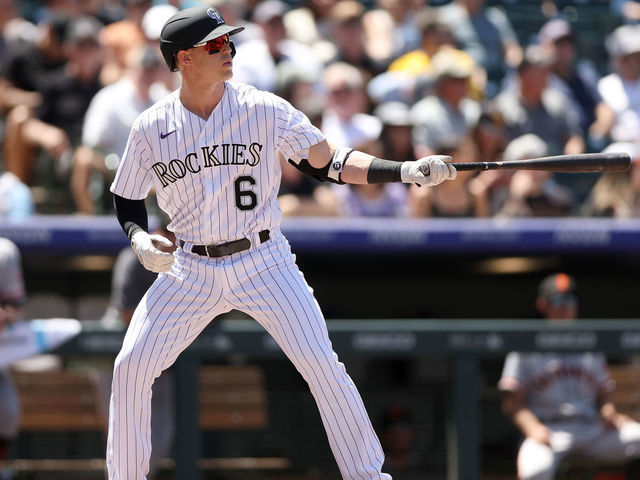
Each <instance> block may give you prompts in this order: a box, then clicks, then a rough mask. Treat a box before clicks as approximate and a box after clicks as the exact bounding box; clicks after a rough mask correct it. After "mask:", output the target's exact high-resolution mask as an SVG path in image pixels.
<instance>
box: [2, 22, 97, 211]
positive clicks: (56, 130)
mask: <svg viewBox="0 0 640 480" xmlns="http://www.w3.org/2000/svg"><path fill="white" fill-rule="evenodd" d="M101 28H102V25H101V24H100V23H99V22H98V21H97V20H95V19H94V18H92V17H85V16H81V17H75V18H74V19H73V20H72V21H71V23H70V24H69V27H68V29H67V32H66V39H65V41H64V46H63V48H64V51H65V55H66V57H67V58H68V61H67V63H66V64H65V66H64V68H63V69H61V70H60V71H59V72H57V73H56V74H55V75H51V77H50V78H49V80H48V82H47V85H46V86H45V87H43V90H42V103H41V104H40V105H39V107H38V109H37V111H36V112H35V115H31V114H30V113H28V112H27V114H25V116H24V117H23V118H20V119H17V118H15V117H13V118H12V120H13V122H12V123H11V124H7V131H6V136H5V141H6V147H7V150H6V151H10V152H11V155H9V156H7V157H6V158H5V160H6V165H7V170H8V171H11V172H13V173H15V174H16V176H18V178H20V179H22V180H23V181H24V182H25V183H27V184H28V185H31V184H32V183H30V182H32V181H33V178H31V174H32V169H33V168H32V167H33V163H34V161H35V154H36V152H37V151H38V150H42V151H44V152H45V153H46V154H47V155H48V156H49V158H51V159H53V160H54V163H55V167H56V169H55V170H56V171H57V172H58V173H60V174H61V176H62V177H63V178H62V180H63V181H64V182H65V183H66V180H67V179H66V178H64V175H66V174H67V173H68V169H69V168H70V167H71V161H72V155H73V149H74V148H75V147H76V146H78V145H79V143H80V138H81V134H82V123H83V119H84V114H85V112H86V110H87V108H88V106H89V103H90V102H91V99H92V98H93V96H94V95H95V94H96V93H97V92H98V90H99V89H100V87H101V84H100V81H99V72H100V68H101V66H102V58H103V57H102V51H101V49H100V46H99V44H98V41H97V38H98V35H99V33H100V30H101ZM63 191H64V192H68V187H66V186H65V188H64V189H63ZM65 201H66V199H65ZM49 205H50V206H53V205H52V204H51V203H50V202H49ZM57 207H61V208H63V209H69V208H71V206H70V205H68V204H60V205H57Z"/></svg>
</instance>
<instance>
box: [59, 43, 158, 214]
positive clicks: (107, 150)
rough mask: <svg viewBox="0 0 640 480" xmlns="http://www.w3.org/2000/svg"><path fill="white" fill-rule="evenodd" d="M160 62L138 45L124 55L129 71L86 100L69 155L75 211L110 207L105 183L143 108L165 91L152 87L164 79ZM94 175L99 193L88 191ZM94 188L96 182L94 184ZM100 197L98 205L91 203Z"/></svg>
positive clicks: (153, 52)
mask: <svg viewBox="0 0 640 480" xmlns="http://www.w3.org/2000/svg"><path fill="white" fill-rule="evenodd" d="M164 66H165V64H164V61H163V59H162V57H161V56H160V52H159V51H158V50H157V49H155V48H152V47H150V46H149V47H139V48H138V49H136V50H132V51H131V52H130V54H129V68H128V72H127V73H126V74H125V76H124V77H123V78H122V79H120V80H118V81H117V82H116V83H113V84H111V85H107V86H106V87H104V88H102V89H101V90H100V91H99V92H98V93H97V94H96V95H95V96H94V97H93V99H92V100H91V104H90V105H89V108H88V109H87V113H86V116H85V118H84V125H83V130H82V145H81V146H79V147H78V148H77V149H76V151H75V153H74V163H73V170H72V175H71V189H72V193H73V198H74V201H75V204H76V209H77V211H78V212H80V213H86V214H93V213H96V210H98V211H99V212H100V213H104V210H105V209H106V210H107V211H109V210H110V209H111V205H112V200H111V194H110V193H109V194H107V195H105V196H102V195H103V194H104V193H105V192H108V188H106V185H107V184H109V183H111V181H112V180H113V175H112V174H113V172H115V170H116V169H117V167H118V165H119V163H120V155H122V153H123V152H124V148H125V146H126V143H127V139H128V138H129V132H130V130H131V126H132V125H133V123H134V121H135V120H136V118H137V117H138V115H140V114H141V113H142V112H143V111H144V110H146V109H147V108H148V107H150V106H151V105H152V104H154V103H155V102H156V101H158V100H160V99H161V98H162V97H164V96H165V95H166V94H167V93H168V91H167V90H166V89H163V88H156V89H153V88H152V87H153V86H154V85H155V83H156V81H157V80H158V79H160V78H162V76H163V72H164V70H165V68H164ZM93 173H99V174H100V175H99V177H100V178H99V179H98V180H100V179H102V180H103V181H102V182H99V185H96V186H97V190H98V191H93V192H92V191H91V189H90V187H91V179H92V174H93ZM94 184H95V182H94ZM100 199H102V202H101V204H99V205H96V201H97V200H100Z"/></svg>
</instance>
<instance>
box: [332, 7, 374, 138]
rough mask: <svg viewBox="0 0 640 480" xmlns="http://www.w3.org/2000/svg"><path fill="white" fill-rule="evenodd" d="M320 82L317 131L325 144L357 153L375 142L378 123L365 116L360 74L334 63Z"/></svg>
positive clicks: (351, 68) (362, 82)
mask: <svg viewBox="0 0 640 480" xmlns="http://www.w3.org/2000/svg"><path fill="white" fill-rule="evenodd" d="M345 1H348V0H345ZM322 80H323V84H324V87H325V90H326V91H327V93H328V100H327V104H326V107H325V110H324V113H323V115H322V123H321V128H320V129H321V130H322V133H324V134H325V136H326V138H327V141H329V142H330V143H332V144H334V145H345V146H349V147H351V148H355V149H359V150H360V149H362V148H363V147H364V146H366V144H368V143H370V142H373V141H376V140H377V139H378V138H379V136H380V132H381V131H382V122H381V121H380V120H379V119H378V118H376V117H374V116H373V115H369V114H367V113H365V112H366V111H367V110H368V99H367V95H366V93H365V90H364V85H365V81H364V77H363V75H362V73H361V72H360V71H359V70H358V69H357V68H355V67H354V66H352V65H348V64H346V63H343V62H337V63H333V64H331V65H329V66H328V67H327V68H326V69H325V71H324V74H323V77H322Z"/></svg>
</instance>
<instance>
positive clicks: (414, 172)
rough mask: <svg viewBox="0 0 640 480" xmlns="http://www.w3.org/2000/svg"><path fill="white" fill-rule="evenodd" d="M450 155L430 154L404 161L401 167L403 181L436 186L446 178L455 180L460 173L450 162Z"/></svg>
mask: <svg viewBox="0 0 640 480" xmlns="http://www.w3.org/2000/svg"><path fill="white" fill-rule="evenodd" d="M447 160H451V157H450V156H448V155H429V156H427V157H422V158H420V159H418V160H415V161H412V162H404V163H403V164H402V166H401V167H400V178H401V179H402V182H403V183H416V184H418V185H427V186H434V185H438V184H439V183H442V182H444V181H445V180H454V179H455V178H456V176H457V175H458V172H456V169H455V167H454V166H453V165H451V164H450V163H446V161H447Z"/></svg>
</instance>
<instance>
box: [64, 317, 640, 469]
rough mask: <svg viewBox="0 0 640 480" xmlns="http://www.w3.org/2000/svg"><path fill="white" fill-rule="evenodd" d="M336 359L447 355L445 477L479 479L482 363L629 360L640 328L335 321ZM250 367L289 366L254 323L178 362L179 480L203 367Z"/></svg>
mask: <svg viewBox="0 0 640 480" xmlns="http://www.w3.org/2000/svg"><path fill="white" fill-rule="evenodd" d="M328 325H329V330H330V336H331V340H332V342H333V346H334V348H335V350H336V352H337V353H338V354H339V355H340V356H343V357H361V356H365V357H367V358H371V357H375V358H385V357H387V358H398V357H406V358H417V357H420V356H433V355H440V356H446V357H447V358H448V359H449V361H450V369H449V372H450V375H451V377H450V379H449V383H450V385H451V408H450V417H449V418H448V422H447V423H448V425H449V427H448V429H447V432H446V436H447V439H446V442H447V478H448V479H450V480H454V479H456V480H457V479H464V480H479V479H480V478H481V477H480V475H481V474H480V472H481V458H480V430H479V424H480V419H481V409H480V402H479V400H478V399H479V397H480V392H479V390H478V388H479V387H478V383H477V382H476V381H475V379H476V378H477V376H478V374H479V370H478V368H479V362H480V360H481V359H482V358H487V357H494V358H495V357H503V356H504V355H506V354H507V353H508V352H509V351H512V350H517V351H563V352H567V351H569V352H571V351H573V352H580V351H600V352H603V353H605V354H615V355H617V356H620V355H631V354H634V353H637V352H639V351H640V321H639V320H636V319H627V320H610V319H606V320H579V321H576V322H575V323H573V324H562V325H553V324H549V323H545V322H542V321H539V320H517V321H506V320H493V321H489V320H414V319H412V320H400V319H398V320H332V321H328ZM122 338H123V332H121V331H113V330H109V331H107V330H103V329H101V328H100V327H99V326H98V325H92V324H88V325H87V326H86V327H85V329H84V331H83V332H82V333H81V334H80V335H79V336H78V337H76V338H74V339H73V340H71V341H70V342H68V343H67V344H65V345H64V346H62V347H61V348H60V349H58V351H57V352H56V353H59V354H61V355H65V356H67V355H70V356H78V355H81V356H83V355H87V356H93V357H95V356H96V355H107V356H113V355H115V354H116V353H117V351H118V350H119V348H120V345H121V342H122ZM238 355H240V356H242V357H244V358H246V359H250V360H251V361H256V362H258V363H259V362H260V361H261V360H264V359H284V355H283V353H282V352H281V350H280V349H279V347H278V346H277V345H276V344H275V342H274V341H273V340H272V339H271V337H269V335H268V334H267V333H266V332H265V331H264V330H263V329H262V328H261V327H260V326H259V325H258V324H257V323H256V322H254V321H252V320H225V321H221V322H219V323H218V324H217V325H216V326H215V328H209V329H207V330H205V332H203V334H202V335H201V336H200V337H198V339H197V340H196V341H195V342H194V343H193V344H192V345H191V347H189V348H188V349H187V350H186V351H185V352H184V353H183V354H182V355H181V356H180V357H179V359H178V361H177V363H176V365H175V369H176V379H177V381H178V385H177V391H178V392H179V395H178V397H177V412H176V414H177V422H176V423H177V432H176V435H177V438H179V439H180V441H179V442H177V445H176V464H175V469H176V477H175V478H176V479H177V480H183V479H184V480H186V479H192V478H198V475H199V471H198V470H199V468H198V460H199V458H200V452H201V437H200V435H199V429H198V412H199V409H198V390H197V389H198V382H197V372H198V367H199V365H200V363H201V361H202V360H203V359H207V360H209V361H212V360H213V361H215V360H221V361H225V360H227V359H228V358H229V357H230V356H238Z"/></svg>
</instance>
